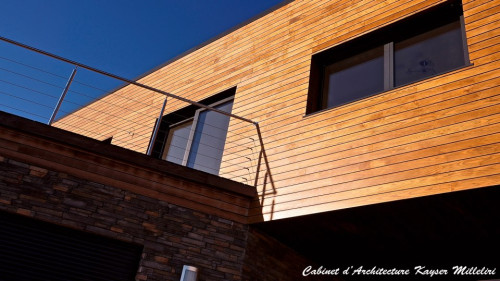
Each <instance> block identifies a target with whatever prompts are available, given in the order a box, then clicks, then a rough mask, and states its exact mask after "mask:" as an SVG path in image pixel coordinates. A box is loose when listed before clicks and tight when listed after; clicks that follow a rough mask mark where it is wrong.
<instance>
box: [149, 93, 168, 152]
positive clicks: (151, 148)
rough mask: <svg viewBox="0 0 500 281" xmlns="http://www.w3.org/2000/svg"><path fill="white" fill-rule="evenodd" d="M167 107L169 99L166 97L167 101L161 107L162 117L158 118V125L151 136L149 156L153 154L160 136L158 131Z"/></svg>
mask: <svg viewBox="0 0 500 281" xmlns="http://www.w3.org/2000/svg"><path fill="white" fill-rule="evenodd" d="M165 106H167V97H165V101H163V106H162V107H161V111H160V116H158V119H157V120H156V124H155V127H154V130H153V135H152V136H151V141H150V142H149V147H148V151H147V152H146V154H147V155H151V153H152V152H153V146H154V144H155V141H156V136H157V135H158V130H160V124H161V119H162V118H163V112H164V111H165Z"/></svg>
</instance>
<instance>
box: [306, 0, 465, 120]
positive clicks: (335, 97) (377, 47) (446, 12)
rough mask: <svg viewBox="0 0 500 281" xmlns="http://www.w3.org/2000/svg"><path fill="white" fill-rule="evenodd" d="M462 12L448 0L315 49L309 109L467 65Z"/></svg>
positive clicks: (329, 106)
mask: <svg viewBox="0 0 500 281" xmlns="http://www.w3.org/2000/svg"><path fill="white" fill-rule="evenodd" d="M462 14H463V13H462V7H461V5H460V2H459V1H448V2H445V3H444V4H441V5H439V6H436V7H433V8H431V9H429V10H427V11H425V12H424V13H421V14H417V15H415V16H411V17H410V18H408V19H405V20H403V21H400V22H397V23H395V24H392V25H390V26H388V27H385V28H382V29H380V30H377V31H375V32H372V33H370V34H367V35H364V36H362V37H360V38H357V39H354V40H351V41H350V42H347V43H345V44H342V45H340V46H336V47H334V48H332V49H329V50H326V51H324V52H321V53H319V54H316V55H314V56H313V58H312V63H311V76H310V84H309V97H308V104H307V113H312V112H316V111H318V110H322V109H326V108H331V107H335V106H339V105H342V104H346V103H349V102H352V101H355V100H359V99H362V98H365V97H367V96H371V95H374V94H377V93H380V92H383V91H388V90H391V89H394V88H397V87H400V86H403V85H406V84H409V83H413V82H416V81H419V80H422V79H426V78H429V77H432V76H435V75H439V74H442V73H445V72H448V71H451V70H455V69H457V68H460V67H463V66H466V65H468V64H469V58H468V52H467V44H466V38H465V32H464V23H463V16H462Z"/></svg>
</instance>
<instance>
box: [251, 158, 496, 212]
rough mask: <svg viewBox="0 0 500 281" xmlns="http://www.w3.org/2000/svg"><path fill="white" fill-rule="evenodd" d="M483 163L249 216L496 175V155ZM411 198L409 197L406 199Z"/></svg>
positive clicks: (265, 209)
mask: <svg viewBox="0 0 500 281" xmlns="http://www.w3.org/2000/svg"><path fill="white" fill-rule="evenodd" d="M484 159H486V160H483V161H484V163H490V164H487V165H481V166H476V167H470V168H468V169H462V170H456V171H449V172H443V173H437V174H433V175H429V176H425V177H418V178H411V179H407V180H403V181H399V182H393V183H388V184H380V185H376V186H371V187H368V188H358V189H356V190H347V191H345V192H342V193H340V192H339V193H335V194H332V195H331V196H323V197H312V198H306V199H301V200H297V201H294V202H286V203H283V204H271V205H264V206H263V207H262V210H260V208H256V209H251V210H250V213H249V214H250V216H254V215H257V214H260V213H261V211H262V214H266V213H269V212H270V210H271V208H272V210H273V212H280V211H286V210H291V209H300V208H302V207H307V206H317V205H322V204H328V203H331V202H335V201H337V200H338V201H341V200H348V199H351V198H357V197H368V196H373V195H377V194H383V193H390V192H394V191H399V190H405V189H411V188H418V187H424V186H431V185H436V184H444V183H448V182H460V181H465V180H468V179H473V178H480V177H488V176H492V175H497V174H498V169H499V168H500V164H498V159H499V158H498V155H496V156H495V157H493V156H490V157H489V158H484ZM407 198H411V197H407Z"/></svg>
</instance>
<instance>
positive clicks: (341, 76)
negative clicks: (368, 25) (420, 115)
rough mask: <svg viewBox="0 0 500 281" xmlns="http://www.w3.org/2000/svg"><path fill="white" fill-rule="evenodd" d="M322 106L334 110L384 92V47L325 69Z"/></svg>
mask: <svg viewBox="0 0 500 281" xmlns="http://www.w3.org/2000/svg"><path fill="white" fill-rule="evenodd" d="M325 81H326V83H325V84H324V87H325V88H324V94H323V96H324V99H323V107H324V108H327V107H333V106H337V105H341V104H344V103H347V102H350V101H353V100H357V99H360V98H363V97H366V96H368V95H371V94H374V93H377V92H381V91H383V90H384V48H383V46H380V47H377V48H375V49H372V50H369V51H366V52H364V53H361V54H358V55H355V56H352V57H349V58H347V59H344V60H341V61H339V62H336V63H334V64H332V65H330V66H328V67H327V68H326V73H325Z"/></svg>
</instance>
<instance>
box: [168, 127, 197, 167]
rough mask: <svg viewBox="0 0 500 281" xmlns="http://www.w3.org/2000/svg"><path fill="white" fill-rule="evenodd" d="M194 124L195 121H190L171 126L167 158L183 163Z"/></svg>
mask: <svg viewBox="0 0 500 281" xmlns="http://www.w3.org/2000/svg"><path fill="white" fill-rule="evenodd" d="M192 124H193V121H189V122H184V123H182V124H180V125H177V126H174V127H171V128H170V130H169V133H168V138H167V146H166V147H167V149H168V150H167V151H166V156H165V160H167V161H170V162H174V163H177V164H182V159H184V153H185V151H186V146H187V141H188V138H189V132H190V131H191V125H192Z"/></svg>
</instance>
